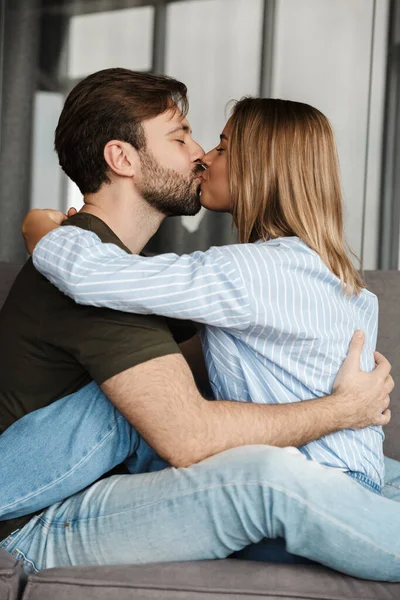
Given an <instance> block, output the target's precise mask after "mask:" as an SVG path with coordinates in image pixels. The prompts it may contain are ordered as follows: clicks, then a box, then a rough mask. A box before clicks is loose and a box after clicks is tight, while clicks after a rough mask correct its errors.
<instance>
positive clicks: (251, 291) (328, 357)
mask: <svg viewBox="0 0 400 600" xmlns="http://www.w3.org/2000/svg"><path fill="white" fill-rule="evenodd" d="M33 260H34V264H35V266H36V267H37V269H38V270H39V271H40V272H41V273H43V274H44V275H45V276H46V277H47V278H48V279H50V281H51V282H53V283H54V284H55V285H56V286H57V287H58V288H59V289H60V290H62V291H63V292H64V293H66V294H67V295H68V296H71V297H72V298H73V299H74V300H75V301H76V302H78V303H81V304H91V305H94V306H107V307H109V308H113V309H116V310H122V311H126V312H135V313H139V314H151V313H154V314H158V315H164V316H167V317H175V318H183V319H192V320H193V321H197V322H199V323H204V324H205V325H206V327H205V328H204V330H203V333H202V344H203V351H204V356H205V360H206V364H207V368H208V373H209V377H210V382H211V385H212V388H213V391H214V394H215V397H216V398H217V399H233V400H239V401H242V402H257V403H275V404H279V403H287V402H298V401H300V400H307V399H310V398H318V397H321V396H324V395H328V394H330V393H331V392H332V386H333V382H334V379H335V377H336V374H337V372H338V370H339V368H340V366H341V364H342V362H343V360H344V359H345V357H346V354H347V351H348V346H349V342H350V339H351V337H352V334H353V333H354V331H355V330H356V329H361V330H363V331H364V332H365V337H366V341H365V346H364V350H363V353H362V359H361V368H362V369H363V370H365V371H371V370H372V369H373V368H374V358H373V352H374V350H375V346H376V338H377V324H378V302H377V298H376V296H375V295H374V294H372V293H371V292H369V291H368V290H363V291H362V292H361V293H360V294H359V295H358V296H355V295H353V296H347V295H345V294H344V293H343V291H342V288H341V283H340V280H339V279H338V278H337V277H336V276H335V275H334V274H333V273H332V272H331V271H330V270H329V269H328V267H327V266H326V265H325V264H324V263H323V261H322V260H321V258H320V257H319V255H318V254H317V253H316V252H314V251H313V250H311V249H310V248H309V247H308V246H307V245H306V244H305V243H304V242H303V241H301V240H300V239H299V238H298V237H285V238H279V239H275V240H270V241H268V242H263V241H259V242H256V243H254V244H238V245H232V246H224V247H213V248H210V249H209V250H208V251H207V252H194V253H193V254H190V255H183V256H178V255H176V254H164V255H160V256H155V257H150V258H148V257H141V256H136V255H129V254H127V253H126V252H124V251H123V250H121V249H120V248H118V247H117V246H115V245H113V244H103V243H102V242H101V241H100V239H99V238H98V237H97V236H96V235H95V234H94V233H92V232H89V231H84V230H82V229H80V228H77V227H62V228H59V229H56V230H54V231H52V232H51V233H50V234H48V235H47V236H46V237H45V238H43V239H42V240H41V242H40V243H39V244H38V245H37V247H36V249H35V251H34V254H33ZM382 442H383V432H382V428H381V427H378V426H374V427H369V428H366V429H363V430H353V429H346V430H343V431H339V432H336V433H332V434H330V435H326V436H324V437H323V438H321V439H319V440H316V441H314V442H311V443H309V444H307V445H306V446H304V447H303V448H301V450H302V451H303V452H304V453H305V454H306V455H307V456H308V458H310V459H313V460H316V461H318V462H320V463H322V464H324V465H327V466H330V467H335V468H338V469H342V470H344V471H348V472H352V473H357V474H361V477H365V478H366V479H367V480H370V481H372V482H374V483H375V484H376V485H377V486H379V487H381V485H382V483H383V481H382V479H383V450H382Z"/></svg>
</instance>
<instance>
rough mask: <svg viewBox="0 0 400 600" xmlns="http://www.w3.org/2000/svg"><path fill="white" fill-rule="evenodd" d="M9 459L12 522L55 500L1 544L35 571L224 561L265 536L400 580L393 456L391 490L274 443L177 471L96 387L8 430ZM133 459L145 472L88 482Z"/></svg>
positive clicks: (1, 444)
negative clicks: (378, 490) (379, 490)
mask: <svg viewBox="0 0 400 600" xmlns="http://www.w3.org/2000/svg"><path fill="white" fill-rule="evenodd" d="M74 402H75V403H76V404H74ZM29 423H30V424H29ZM104 424H106V426H104ZM45 426H47V428H46V427H45ZM25 431H26V432H29V437H28V436H27V435H25V433H24V432H25ZM71 432H72V433H71ZM72 452H73V454H72ZM78 453H79V454H78ZM0 456H1V480H2V481H7V484H8V485H7V486H1V490H0V504H1V511H2V512H1V514H2V518H3V519H4V517H7V518H11V517H12V516H17V515H21V514H26V513H30V512H32V511H35V510H37V509H41V508H43V506H45V505H46V504H47V505H49V504H51V506H50V507H49V508H47V509H46V510H44V511H43V512H42V513H41V514H40V515H38V516H36V517H33V518H32V519H31V520H30V521H29V523H28V524H27V525H25V527H23V528H22V529H21V530H18V531H16V532H14V533H13V534H11V535H10V536H9V537H8V538H6V540H3V542H2V543H1V544H0V545H2V546H3V547H4V548H6V549H7V550H8V551H10V552H12V553H13V554H15V556H17V558H19V559H21V560H22V561H23V564H24V568H25V570H26V571H27V572H32V571H36V570H40V569H44V568H49V567H53V566H65V565H72V564H124V563H125V564H133V563H144V562H161V561H169V560H171V561H176V560H196V559H205V558H223V557H226V556H228V555H230V554H231V553H232V552H235V551H239V550H241V549H243V548H244V547H246V546H248V545H249V544H257V543H260V541H261V540H263V539H264V538H273V539H276V538H285V540H286V547H287V549H288V551H289V552H290V553H293V554H295V555H299V556H302V557H305V558H308V559H311V560H316V561H318V562H321V563H322V564H325V565H327V566H330V567H332V568H334V569H337V570H340V571H342V572H344V573H348V574H351V575H355V576H358V577H364V578H369V579H378V580H379V579H382V580H387V581H400V518H399V517H400V504H398V503H397V502H393V499H400V490H399V487H400V466H399V465H398V464H397V463H396V462H395V461H390V459H389V460H388V461H387V466H388V470H389V471H390V477H391V479H390V481H388V483H389V485H388V486H385V488H384V495H385V496H388V497H387V498H385V497H383V496H379V495H377V494H374V493H372V492H370V491H369V490H367V489H365V488H364V487H362V486H361V485H360V484H358V483H356V482H354V481H353V480H352V479H351V478H349V477H348V476H347V475H345V474H343V473H340V472H337V471H335V470H333V469H328V468H326V467H322V466H321V465H318V464H316V463H313V462H310V461H307V460H306V459H305V458H304V457H303V456H302V455H292V454H290V453H289V452H288V451H287V450H285V449H281V448H272V447H269V446H245V447H242V448H236V449H232V450H229V451H226V452H223V453H221V454H218V455H216V456H214V457H211V458H208V459H207V460H204V461H202V462H201V463H199V464H197V465H193V466H191V467H189V468H187V469H174V468H171V467H168V466H167V465H166V464H165V463H164V462H163V461H162V459H160V458H159V457H157V455H156V454H155V453H154V452H153V451H152V450H151V448H149V446H148V445H147V444H146V443H145V442H144V440H143V439H142V438H140V436H139V435H138V434H137V432H135V431H134V430H133V429H132V428H131V427H130V426H129V425H128V424H127V423H126V421H125V420H124V419H123V417H122V416H121V415H120V414H119V413H118V411H116V410H115V408H114V407H113V406H112V405H111V404H110V403H109V402H108V400H107V399H106V398H105V397H104V395H103V394H102V392H101V391H100V390H99V388H98V387H97V386H95V385H94V384H90V386H87V387H86V388H85V389H84V390H81V391H80V392H78V393H77V394H75V395H73V396H71V397H69V398H64V399H62V400H60V401H58V402H56V403H54V404H52V405H51V406H49V407H48V408H46V409H43V410H41V411H37V412H36V413H32V414H31V415H27V416H26V417H24V419H21V420H20V421H19V422H18V423H15V424H14V425H13V426H12V427H10V428H9V429H8V430H7V431H6V432H5V433H4V434H3V435H2V436H1V437H0ZM127 456H130V458H129V461H128V464H129V468H130V470H132V471H133V472H135V473H136V475H134V476H131V475H120V476H114V477H110V478H107V479H105V480H102V481H100V482H98V483H95V484H94V485H92V486H91V487H89V488H88V489H84V490H83V491H78V490H82V489H83V488H84V487H86V486H87V485H89V484H90V483H91V482H92V481H94V480H96V479H97V478H98V477H99V476H100V475H102V474H103V473H104V472H105V471H107V470H108V469H109V468H111V467H112V466H114V465H115V464H119V463H120V462H121V461H122V460H124V459H126V458H127ZM18 457H19V458H20V462H21V468H23V471H24V476H23V477H22V475H21V473H20V472H19V469H16V458H18ZM39 457H40V462H39ZM144 470H145V471H152V472H143V471H144ZM44 475H45V476H44ZM3 477H5V479H3ZM5 488H7V489H5ZM21 490H26V493H25V494H24V495H22V493H21ZM28 490H29V491H28ZM67 496H69V497H67ZM66 497H67V499H66V500H64V498H66ZM389 498H391V499H389ZM43 503H44V504H43ZM253 548H254V547H253ZM250 557H251V556H250Z"/></svg>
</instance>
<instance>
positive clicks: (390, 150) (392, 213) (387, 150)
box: [379, 0, 400, 269]
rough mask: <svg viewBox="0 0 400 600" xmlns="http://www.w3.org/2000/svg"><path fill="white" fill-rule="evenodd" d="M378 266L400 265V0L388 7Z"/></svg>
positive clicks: (392, 266) (397, 266) (391, 266)
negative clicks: (388, 23)
mask: <svg viewBox="0 0 400 600" xmlns="http://www.w3.org/2000/svg"><path fill="white" fill-rule="evenodd" d="M389 22H390V29H389V49H388V63H387V86H386V106H385V126H384V139H383V156H382V159H383V160H382V204H381V222H380V244H379V268H380V269H398V268H399V236H400V0H392V3H391V8H390V19H389Z"/></svg>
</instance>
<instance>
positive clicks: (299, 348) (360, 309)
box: [202, 237, 383, 487]
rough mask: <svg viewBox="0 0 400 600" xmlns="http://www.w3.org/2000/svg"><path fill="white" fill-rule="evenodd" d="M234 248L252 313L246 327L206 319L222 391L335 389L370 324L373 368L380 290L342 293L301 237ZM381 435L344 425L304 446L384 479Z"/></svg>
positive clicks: (326, 460)
mask: <svg viewBox="0 0 400 600" xmlns="http://www.w3.org/2000/svg"><path fill="white" fill-rule="evenodd" d="M224 250H225V251H227V250H228V248H224ZM231 250H232V265H233V264H235V268H236V269H237V272H238V273H240V277H241V278H242V280H243V282H244V284H245V286H246V288H247V295H248V298H249V301H250V313H251V316H250V319H249V321H250V324H249V326H248V327H247V328H246V329H245V330H243V329H241V330H239V329H226V328H217V327H211V326H208V327H207V328H206V329H205V331H204V333H203V340H202V341H203V347H204V350H205V357H206V361H207V366H208V369H209V375H210V380H211V384H212V386H213V389H214V393H215V395H216V397H217V398H219V399H223V398H233V399H237V400H241V401H248V402H257V403H287V402H297V401H299V400H307V399H310V398H316V397H320V396H324V395H327V394H330V393H331V391H332V386H333V382H334V379H335V377H336V374H337V372H338V370H339V368H340V366H341V364H342V362H343V360H344V358H345V356H346V354H347V350H348V345H349V342H350V339H351V337H352V335H353V333H354V331H355V330H356V329H361V330H362V331H364V332H365V347H364V351H363V355H362V361H361V368H362V369H363V370H365V371H370V370H372V369H373V368H374V359H373V352H374V350H375V346H376V337H377V325H378V302H377V298H376V296H375V295H374V294H372V293H370V292H368V291H367V290H363V291H362V292H361V293H360V294H359V295H358V296H356V295H351V296H349V295H346V294H345V293H343V291H342V286H341V282H340V280H339V279H338V278H337V277H336V276H335V275H334V274H333V273H332V272H331V271H330V270H329V269H328V268H327V266H326V265H325V264H324V263H323V261H322V260H321V258H320V257H319V256H318V255H317V253H316V252H314V251H313V250H311V249H310V248H309V247H308V246H307V245H306V244H305V243H304V242H302V241H301V240H300V239H299V238H298V237H286V238H278V239H275V240H271V241H268V242H256V243H255V244H245V245H239V246H233V247H231ZM228 253H229V250H228ZM224 254H225V252H224ZM382 441H383V433H382V429H381V428H380V427H370V428H367V429H364V430H344V431H339V432H337V433H335V434H331V435H329V436H326V437H325V438H322V439H320V440H317V441H315V442H312V443H310V444H308V445H307V446H305V447H303V448H302V451H303V452H304V453H305V454H306V455H307V456H308V457H309V458H312V459H314V460H317V461H318V462H320V463H322V464H326V465H328V466H332V467H336V468H340V469H343V470H346V471H351V472H353V473H354V474H357V475H355V476H356V477H358V478H359V479H361V480H364V481H365V482H366V483H371V482H373V483H374V484H375V485H376V486H378V487H380V486H381V485H382V481H383V451H382Z"/></svg>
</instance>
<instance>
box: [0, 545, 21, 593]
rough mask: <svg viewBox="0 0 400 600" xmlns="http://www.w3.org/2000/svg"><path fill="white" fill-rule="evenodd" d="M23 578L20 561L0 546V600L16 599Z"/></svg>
mask: <svg viewBox="0 0 400 600" xmlns="http://www.w3.org/2000/svg"><path fill="white" fill-rule="evenodd" d="M24 579H25V576H24V574H23V571H22V567H21V563H19V562H17V561H16V560H15V558H14V557H13V556H11V554H9V553H8V552H6V551H5V550H3V549H2V548H0V600H18V598H20V597H21V589H22V585H23V582H24Z"/></svg>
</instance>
